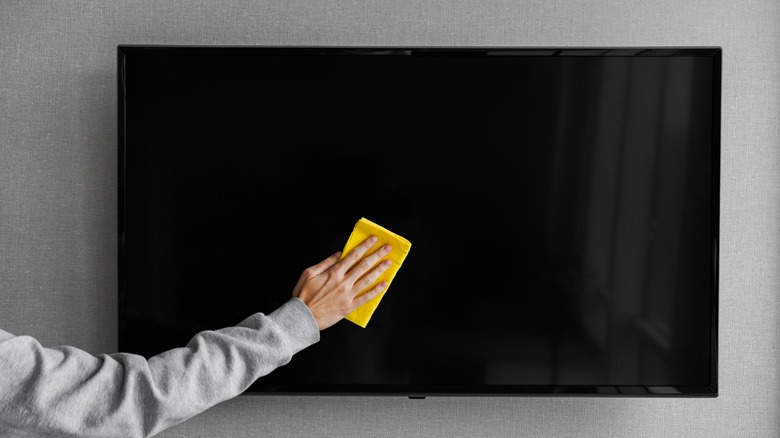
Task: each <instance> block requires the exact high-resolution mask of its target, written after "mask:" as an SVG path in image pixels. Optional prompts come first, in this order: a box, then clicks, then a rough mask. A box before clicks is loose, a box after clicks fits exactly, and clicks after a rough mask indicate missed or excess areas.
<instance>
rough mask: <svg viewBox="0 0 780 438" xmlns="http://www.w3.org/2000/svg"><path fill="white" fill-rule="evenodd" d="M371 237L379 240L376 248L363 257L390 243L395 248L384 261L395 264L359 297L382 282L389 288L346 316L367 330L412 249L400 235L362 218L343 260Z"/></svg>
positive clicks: (342, 255) (352, 235)
mask: <svg viewBox="0 0 780 438" xmlns="http://www.w3.org/2000/svg"><path fill="white" fill-rule="evenodd" d="M371 235H374V236H376V237H378V238H379V239H378V240H377V242H376V243H375V244H374V246H372V247H371V249H369V250H368V252H366V255H365V256H363V258H365V257H366V256H367V255H369V254H371V253H373V252H374V251H376V250H377V249H379V248H381V247H382V245H384V244H386V243H388V244H390V246H392V247H393V249H392V251H390V254H388V255H387V256H385V257H384V258H383V259H382V260H384V259H388V260H390V261H391V262H393V264H392V265H390V267H389V268H387V270H386V271H385V272H383V273H382V275H380V276H379V278H377V280H376V281H375V282H373V283H372V284H371V286H369V287H367V288H366V289H364V290H362V291H361V292H360V293H359V294H358V295H362V294H364V293H365V292H367V291H369V290H371V288H373V287H374V286H376V285H377V284H379V283H380V282H381V281H382V280H384V281H386V282H387V287H386V288H385V290H384V291H382V293H380V294H379V295H377V297H376V298H374V299H373V300H371V301H369V302H367V303H366V304H363V305H362V306H360V307H358V308H357V309H355V310H354V311H353V312H352V313H350V314H349V315H347V316H345V318H346V319H348V320H350V321H352V322H354V323H355V324H357V325H359V326H361V327H363V328H366V325H367V324H368V320H369V319H371V315H373V314H374V310H376V308H377V306H379V302H380V301H381V300H382V297H383V296H384V295H385V292H387V290H388V289H390V283H391V282H392V281H393V277H395V273H396V272H398V270H399V269H400V268H401V263H403V261H404V259H405V258H406V255H407V254H409V249H411V247H412V243H411V242H409V241H408V240H406V239H405V238H403V237H401V236H399V235H398V234H395V233H393V232H392V231H390V230H388V229H386V228H384V227H382V226H380V225H377V224H375V223H373V222H371V221H370V220H368V219H366V218H360V220H359V221H357V223H356V224H355V228H354V229H353V230H352V234H351V235H350V236H349V240H347V244H346V246H344V251H342V252H341V258H344V256H345V255H347V253H348V252H349V251H351V250H352V249H353V248H354V247H356V246H358V245H359V244H360V243H361V242H363V241H364V240H366V239H367V238H368V236H371ZM361 260H362V259H361Z"/></svg>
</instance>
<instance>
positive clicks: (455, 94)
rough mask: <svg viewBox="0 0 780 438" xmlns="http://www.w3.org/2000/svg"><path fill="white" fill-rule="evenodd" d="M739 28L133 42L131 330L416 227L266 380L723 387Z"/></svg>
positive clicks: (678, 389)
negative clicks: (264, 43) (548, 36)
mask: <svg viewBox="0 0 780 438" xmlns="http://www.w3.org/2000/svg"><path fill="white" fill-rule="evenodd" d="M720 73H721V50H720V48H717V47H693V48H691V47H688V48H686V47H682V48H664V47H659V48H626V47H612V48H609V47H607V48H510V47H502V48H455V47H442V48H435V47H434V48H425V47H417V48H415V47H411V48H410V47H353V48H350V47H240V46H237V47H236V46H232V47H228V46H136V45H120V46H119V47H118V86H119V87H118V89H119V96H118V104H119V108H118V121H119V127H118V132H119V348H120V350H121V351H123V352H130V353H137V354H141V355H144V356H146V357H151V356H153V355H155V354H158V353H161V352H163V351H166V350H168V349H171V348H175V347H181V346H184V345H186V344H187V342H188V341H189V340H190V339H191V338H192V336H194V335H195V334H196V333H198V332H199V331H202V330H213V329H219V328H223V327H227V326H232V325H235V324H237V323H238V322H240V321H242V320H243V319H245V318H246V317H248V316H250V315H251V314H253V313H255V312H263V313H270V312H272V311H273V310H275V309H276V308H277V307H278V306H280V305H281V304H283V303H284V302H286V301H287V300H289V299H290V297H291V293H292V289H293V286H294V285H295V283H296V281H297V279H298V277H299V276H300V274H301V272H302V271H303V270H304V269H305V268H307V267H309V266H311V265H313V264H315V263H317V262H319V261H321V260H322V259H324V258H325V257H327V256H328V255H330V254H332V253H333V252H335V251H337V250H340V249H342V248H343V247H344V244H345V242H346V240H347V238H348V237H349V235H350V233H351V231H352V228H353V226H354V225H355V223H356V221H357V220H358V219H360V218H361V217H365V218H367V219H369V220H371V221H373V222H376V223H377V224H379V225H381V226H383V227H385V228H387V229H389V230H391V231H393V232H395V233H397V234H399V235H401V236H403V237H405V238H407V239H409V241H411V243H412V249H411V251H410V253H409V255H408V256H407V258H406V260H405V261H404V264H403V266H402V267H401V269H400V270H399V272H398V274H397V275H396V277H395V279H394V280H393V284H392V287H390V288H389V289H388V291H387V293H386V294H385V296H384V298H383V299H382V301H381V304H380V305H379V307H378V308H377V309H376V312H375V313H374V315H373V317H372V318H371V320H370V322H369V324H368V326H367V327H366V328H361V327H359V326H357V325H355V324H353V323H351V322H349V321H346V320H344V321H341V322H339V323H337V324H336V325H335V326H333V327H331V328H329V329H327V330H325V331H323V332H322V333H321V340H320V342H319V343H317V344H315V345H313V346H311V347H309V348H307V349H305V350H303V351H301V352H300V353H298V354H297V355H295V357H293V359H292V361H291V362H290V363H288V364H287V365H284V366H282V367H280V368H278V369H276V370H274V371H273V372H271V373H270V374H268V375H267V376H264V377H261V378H260V379H258V380H257V381H256V382H255V383H254V384H253V385H252V386H251V387H250V388H249V389H248V390H247V391H246V392H245V393H244V394H333V395H338V394H350V395H355V394H365V395H379V394H393V395H403V396H411V397H425V396H436V395H515V396H517V395H556V394H557V395H560V394H563V395H607V396H688V397H691V396H696V397H704V396H716V395H717V346H718V343H717V298H718V212H719V208H718V198H719V165H720V163H719V162H720V158H719V157H720V152H719V151H720V134H719V132H720V86H721V83H720V82H721V81H720Z"/></svg>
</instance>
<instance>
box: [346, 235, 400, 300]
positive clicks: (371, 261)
mask: <svg viewBox="0 0 780 438" xmlns="http://www.w3.org/2000/svg"><path fill="white" fill-rule="evenodd" d="M392 249H393V248H392V247H391V246H390V245H382V247H381V248H379V249H377V250H376V251H374V252H373V253H371V254H369V255H368V256H366V258H364V259H363V260H362V261H361V262H360V263H358V264H357V266H355V267H354V268H353V269H352V270H351V271H349V272H348V273H347V278H350V279H352V281H355V282H357V281H358V278H360V277H362V276H363V275H364V274H365V273H366V272H368V271H369V270H370V269H371V268H373V267H374V266H376V264H377V263H379V260H381V259H382V257H384V256H386V255H388V254H390V251H391V250H392ZM385 262H387V263H388V264H387V265H385V267H384V269H387V267H388V266H390V264H389V263H390V261H389V260H385ZM380 266H381V265H380ZM384 269H382V270H383V271H384ZM376 277H378V275H377V276H376ZM376 277H375V278H374V280H376ZM373 282H374V281H373V280H372V281H370V282H369V283H368V284H366V285H365V286H363V287H361V288H360V290H363V289H365V288H367V287H368V286H370V285H371V283H373Z"/></svg>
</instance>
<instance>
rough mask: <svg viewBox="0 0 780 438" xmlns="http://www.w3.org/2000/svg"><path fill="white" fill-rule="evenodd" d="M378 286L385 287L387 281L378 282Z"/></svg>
mask: <svg viewBox="0 0 780 438" xmlns="http://www.w3.org/2000/svg"><path fill="white" fill-rule="evenodd" d="M379 287H380V288H382V289H384V288H386V287H387V282H386V281H383V282H381V283H379Z"/></svg>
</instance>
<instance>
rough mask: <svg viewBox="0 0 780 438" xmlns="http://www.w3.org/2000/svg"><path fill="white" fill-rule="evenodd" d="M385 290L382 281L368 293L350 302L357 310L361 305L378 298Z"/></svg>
mask: <svg viewBox="0 0 780 438" xmlns="http://www.w3.org/2000/svg"><path fill="white" fill-rule="evenodd" d="M386 288H387V282H386V281H383V282H381V283H379V284H377V285H376V286H374V287H373V288H371V290H369V291H368V292H366V293H364V294H363V295H360V296H359V297H355V299H354V300H352V304H353V306H354V307H355V308H356V309H357V308H358V307H360V306H362V305H363V304H366V303H367V302H369V301H371V300H373V299H374V298H376V297H378V296H379V294H381V293H382V291H383V290H385V289H386Z"/></svg>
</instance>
